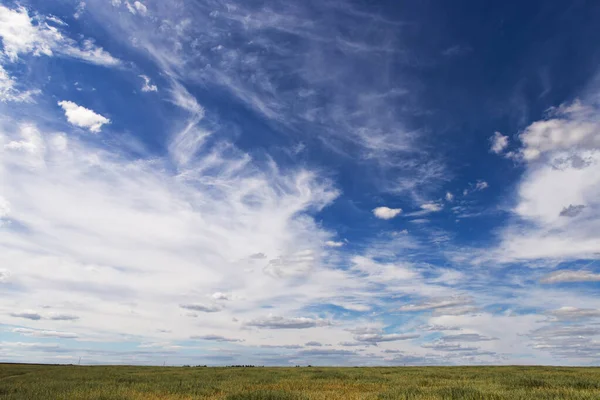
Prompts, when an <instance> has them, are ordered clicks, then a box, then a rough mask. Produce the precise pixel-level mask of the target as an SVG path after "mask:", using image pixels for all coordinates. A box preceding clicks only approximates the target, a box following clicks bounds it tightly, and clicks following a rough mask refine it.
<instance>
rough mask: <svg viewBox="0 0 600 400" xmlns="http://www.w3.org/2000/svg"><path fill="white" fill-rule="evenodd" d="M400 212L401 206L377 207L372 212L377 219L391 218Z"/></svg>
mask: <svg viewBox="0 0 600 400" xmlns="http://www.w3.org/2000/svg"><path fill="white" fill-rule="evenodd" d="M401 212H402V209H401V208H389V207H377V208H375V209H374V210H373V214H374V215H375V216H376V217H377V218H379V219H392V218H394V217H397V216H398V215H400V213H401Z"/></svg>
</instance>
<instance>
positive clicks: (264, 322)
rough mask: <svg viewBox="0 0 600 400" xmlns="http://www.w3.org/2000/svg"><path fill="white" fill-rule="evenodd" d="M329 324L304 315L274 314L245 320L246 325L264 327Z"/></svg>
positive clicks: (289, 327) (294, 327)
mask: <svg viewBox="0 0 600 400" xmlns="http://www.w3.org/2000/svg"><path fill="white" fill-rule="evenodd" d="M329 325H331V322H330V321H328V320H324V319H315V318H305V317H291V318H286V317H280V316H274V315H269V316H268V317H264V318H257V319H254V320H252V321H248V322H246V326H251V327H255V328H265V329H307V328H316V327H321V326H329Z"/></svg>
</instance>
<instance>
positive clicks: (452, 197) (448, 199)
mask: <svg viewBox="0 0 600 400" xmlns="http://www.w3.org/2000/svg"><path fill="white" fill-rule="evenodd" d="M453 200H454V195H453V194H452V193H450V192H446V201H453Z"/></svg>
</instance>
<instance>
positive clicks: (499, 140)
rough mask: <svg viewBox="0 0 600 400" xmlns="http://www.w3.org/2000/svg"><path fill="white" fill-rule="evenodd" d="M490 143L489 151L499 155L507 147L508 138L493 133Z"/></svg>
mask: <svg viewBox="0 0 600 400" xmlns="http://www.w3.org/2000/svg"><path fill="white" fill-rule="evenodd" d="M490 142H491V147H490V150H491V151H492V152H493V153H496V154H500V153H502V152H503V151H504V150H505V149H506V148H507V147H508V136H505V135H503V134H502V133H500V132H494V134H493V135H492V137H491V138H490Z"/></svg>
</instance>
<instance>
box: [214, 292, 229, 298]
mask: <svg viewBox="0 0 600 400" xmlns="http://www.w3.org/2000/svg"><path fill="white" fill-rule="evenodd" d="M211 297H212V298H213V299H214V300H230V296H229V295H228V294H226V293H222V292H215V293H213V294H212V296H211Z"/></svg>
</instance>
